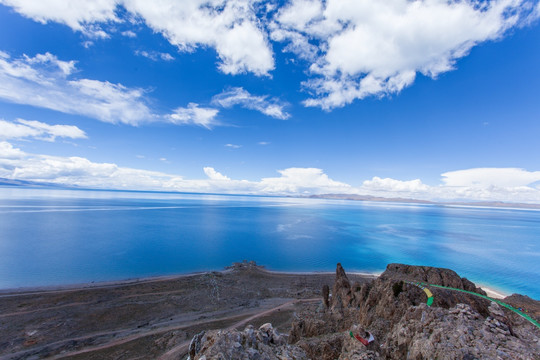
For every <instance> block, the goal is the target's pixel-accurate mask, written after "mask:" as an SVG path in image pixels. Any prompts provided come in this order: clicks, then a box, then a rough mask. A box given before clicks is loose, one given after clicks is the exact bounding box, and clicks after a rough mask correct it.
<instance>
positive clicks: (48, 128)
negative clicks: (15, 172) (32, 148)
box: [0, 119, 86, 141]
mask: <svg viewBox="0 0 540 360" xmlns="http://www.w3.org/2000/svg"><path fill="white" fill-rule="evenodd" d="M57 137H64V138H71V139H86V134H85V133H84V131H82V130H81V129H79V128H78V127H76V126H73V125H49V124H46V123H43V122H39V121H35V120H23V119H17V120H16V122H9V121H5V120H2V119H0V139H3V140H6V139H23V138H34V139H39V140H45V141H54V140H55V139H56V138H57Z"/></svg>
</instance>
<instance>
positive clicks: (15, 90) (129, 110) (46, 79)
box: [0, 52, 155, 125]
mask: <svg viewBox="0 0 540 360" xmlns="http://www.w3.org/2000/svg"><path fill="white" fill-rule="evenodd" d="M75 72H76V67H75V61H63V60H59V59H58V58H57V57H56V56H55V55H52V54H50V53H45V54H37V55H36V56H34V57H29V56H27V55H24V56H22V57H20V58H16V59H12V58H11V57H10V56H9V55H8V54H6V53H3V52H2V53H0V98H1V99H4V100H6V101H9V102H13V103H17V104H25V105H31V106H36V107H42V108H46V109H51V110H56V111H60V112H63V113H67V114H76V115H84V116H88V117H92V118H95V119H98V120H101V121H105V122H109V123H124V124H130V125H138V124H140V123H142V122H146V121H151V120H153V118H154V117H155V115H153V114H152V112H151V110H150V109H149V108H148V106H147V105H146V100H145V98H144V91H143V90H142V89H137V88H128V87H125V86H123V85H122V84H113V83H110V82H108V81H98V80H92V79H84V78H83V79H77V78H75V77H74V76H73V75H74V73H75Z"/></svg>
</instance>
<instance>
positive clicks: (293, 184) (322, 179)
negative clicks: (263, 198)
mask: <svg viewBox="0 0 540 360" xmlns="http://www.w3.org/2000/svg"><path fill="white" fill-rule="evenodd" d="M278 172H279V173H280V174H281V176H280V177H273V178H264V179H262V180H261V182H260V183H259V186H260V191H261V192H262V193H265V194H325V193H326V194H328V193H352V192H355V190H354V189H353V188H352V187H351V186H350V185H348V184H345V183H342V182H339V181H335V180H332V179H330V178H329V177H328V175H326V174H325V173H324V172H323V170H321V169H316V168H289V169H285V170H279V171H278Z"/></svg>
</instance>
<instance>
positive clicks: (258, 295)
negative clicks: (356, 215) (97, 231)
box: [0, 263, 373, 360]
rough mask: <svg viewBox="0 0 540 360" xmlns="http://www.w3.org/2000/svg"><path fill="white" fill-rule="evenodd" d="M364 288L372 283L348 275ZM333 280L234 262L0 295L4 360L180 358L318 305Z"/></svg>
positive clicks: (283, 325) (285, 322)
mask: <svg viewBox="0 0 540 360" xmlns="http://www.w3.org/2000/svg"><path fill="white" fill-rule="evenodd" d="M349 278H350V280H351V281H353V282H354V281H358V282H360V283H362V282H366V281H370V280H371V279H372V278H373V277H370V276H362V275H354V274H349ZM334 280H335V275H334V274H329V273H324V274H323V273H319V274H318V273H314V274H285V273H274V272H269V271H265V270H264V269H262V268H261V267H259V266H256V265H254V264H249V263H237V264H235V265H234V266H233V267H232V268H231V269H229V270H227V271H223V272H209V273H202V274H196V275H188V276H177V277H166V278H156V279H146V280H141V281H129V282H124V283H122V282H120V283H111V284H102V285H93V286H88V285H86V286H85V287H78V288H77V287H72V288H69V289H46V290H35V291H16V292H6V291H4V292H1V293H0V334H2V336H1V337H0V359H41V358H53V359H80V360H82V359H156V358H161V359H169V358H175V359H179V358H181V357H182V356H184V355H185V354H186V353H187V348H188V345H189V341H190V340H191V338H192V337H193V336H194V335H195V334H197V333H198V332H200V331H202V330H210V329H221V328H230V329H232V328H240V329H241V328H243V327H245V326H246V325H247V324H252V325H254V326H259V325H261V324H263V323H265V322H272V323H273V324H274V326H275V327H277V328H278V329H279V330H282V331H286V330H287V329H289V327H290V323H291V321H292V318H293V314H294V312H300V311H302V310H305V309H307V308H309V307H311V308H315V307H316V306H317V305H318V304H319V303H320V302H321V300H320V299H321V298H320V296H321V295H320V294H321V289H322V286H323V285H325V284H326V285H329V286H330V285H332V284H333V282H334Z"/></svg>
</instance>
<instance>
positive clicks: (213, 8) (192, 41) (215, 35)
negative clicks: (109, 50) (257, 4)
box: [123, 0, 274, 75]
mask: <svg viewBox="0 0 540 360" xmlns="http://www.w3.org/2000/svg"><path fill="white" fill-rule="evenodd" d="M123 5H124V6H125V7H126V9H127V10H128V11H130V12H132V13H135V14H137V15H138V16H139V17H140V18H141V19H143V20H144V22H145V23H146V24H147V25H148V26H149V27H150V28H152V29H153V30H154V31H156V32H159V33H161V34H163V36H164V37H165V38H167V40H168V41H169V42H170V43H171V44H172V45H175V46H178V48H179V49H180V50H181V51H192V50H194V49H195V48H197V47H198V46H205V47H206V46H208V47H213V48H214V49H216V51H217V53H218V57H219V59H220V63H219V65H218V67H219V69H220V70H221V71H222V72H224V73H226V74H239V73H245V72H251V73H254V74H256V75H267V74H268V72H269V71H270V70H272V69H273V68H274V59H273V54H272V50H271V48H270V45H269V43H268V40H267V37H266V34H265V32H264V31H263V30H262V25H261V24H260V23H259V20H258V19H257V18H256V16H255V12H254V9H253V3H252V2H251V1H248V0H231V1H206V0H191V1H174V0H156V1H152V2H148V1H145V0H125V1H123Z"/></svg>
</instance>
